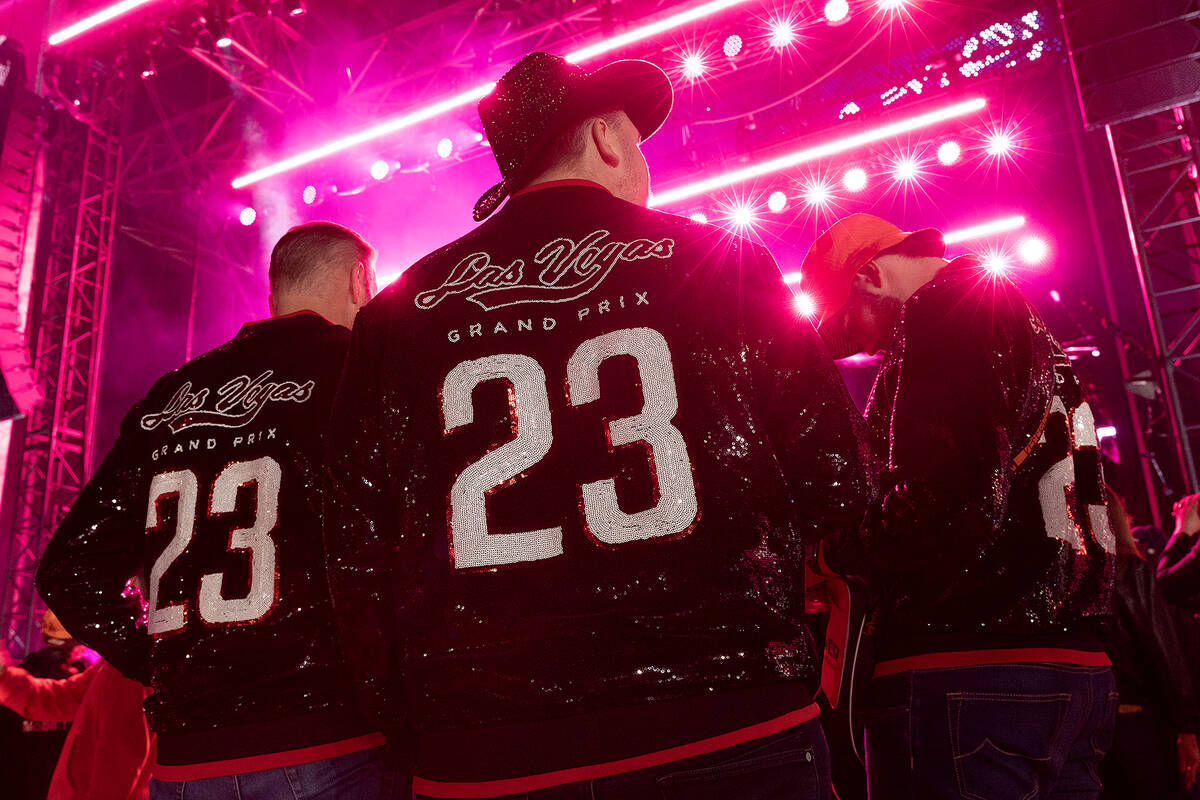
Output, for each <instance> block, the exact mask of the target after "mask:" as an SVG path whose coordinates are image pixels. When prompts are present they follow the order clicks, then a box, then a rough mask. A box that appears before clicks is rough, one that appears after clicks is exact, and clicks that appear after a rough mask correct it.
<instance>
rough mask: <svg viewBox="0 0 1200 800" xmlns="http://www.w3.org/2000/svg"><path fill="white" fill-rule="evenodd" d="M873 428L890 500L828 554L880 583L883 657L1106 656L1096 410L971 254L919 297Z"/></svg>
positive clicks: (901, 327)
mask: <svg viewBox="0 0 1200 800" xmlns="http://www.w3.org/2000/svg"><path fill="white" fill-rule="evenodd" d="M867 421H868V426H869V428H870V435H871V442H872V451H873V453H874V454H875V461H876V464H877V465H878V468H879V489H880V498H879V500H878V502H876V503H875V504H873V505H872V507H871V510H870V512H869V513H868V518H867V522H866V524H865V525H864V526H863V528H862V529H861V530H860V531H859V532H857V533H854V534H852V535H840V536H839V537H838V539H837V540H836V541H829V542H826V543H825V545H824V548H825V554H826V558H827V560H828V561H829V562H830V565H831V566H833V567H834V568H835V569H837V570H839V571H842V572H843V573H857V574H859V575H862V576H864V577H866V578H867V579H868V582H869V583H870V584H871V585H872V586H873V587H874V589H875V592H876V594H877V595H878V598H879V601H878V605H877V608H876V613H875V618H874V628H875V629H876V630H877V632H878V637H879V641H880V644H881V655H882V656H883V657H887V656H889V655H892V656H902V655H911V654H914V653H920V652H922V651H930V650H946V649H950V650H962V649H977V648H1007V647H1021V646H1059V645H1061V646H1071V647H1082V648H1084V649H1098V648H1099V639H1098V638H1097V633H1098V632H1099V629H1100V627H1101V626H1100V623H1101V621H1102V620H1104V619H1106V618H1107V617H1108V615H1109V614H1110V611H1111V600H1112V586H1113V574H1114V573H1113V570H1114V560H1113V550H1114V547H1113V535H1112V532H1111V531H1110V529H1109V526H1108V518H1107V516H1106V512H1105V505H1104V503H1105V500H1104V478H1103V475H1102V469H1101V463H1100V452H1099V448H1098V440H1097V437H1096V430H1095V424H1094V420H1093V417H1092V411H1091V408H1090V407H1089V405H1088V403H1087V399H1086V397H1085V396H1084V393H1083V389H1082V387H1081V385H1080V381H1079V379H1078V377H1077V376H1076V375H1075V371H1074V369H1073V368H1072V366H1071V362H1070V360H1069V359H1068V357H1067V356H1066V355H1065V354H1064V353H1063V350H1062V348H1061V347H1059V345H1058V343H1057V342H1056V341H1055V340H1054V338H1053V336H1051V334H1050V333H1049V331H1048V330H1047V329H1046V325H1045V323H1044V322H1043V321H1042V318H1041V316H1040V315H1039V314H1038V312H1037V311H1036V310H1035V309H1034V308H1033V307H1032V306H1031V305H1030V304H1029V303H1028V302H1027V301H1026V300H1025V299H1024V298H1023V297H1022V296H1021V294H1020V293H1019V292H1018V291H1017V289H1016V287H1015V286H1014V285H1013V284H1012V283H1011V281H1010V280H1008V279H1007V278H1005V277H1001V276H998V275H996V274H994V273H992V272H991V271H989V270H987V269H985V268H984V267H983V266H982V265H981V263H980V261H979V260H978V259H976V258H974V257H970V256H965V257H962V258H959V259H956V260H954V261H952V262H950V264H949V265H948V266H947V267H945V268H944V269H942V270H941V271H940V272H939V273H938V275H937V276H936V277H935V278H934V279H933V280H932V281H930V282H929V283H927V284H926V285H925V286H924V287H922V288H921V289H920V290H918V291H917V292H916V294H914V295H913V296H912V298H910V299H909V300H908V301H907V302H906V303H905V304H904V305H903V306H902V307H901V309H900V317H899V321H898V324H897V326H896V330H895V334H894V337H893V339H892V342H891V345H890V347H889V349H888V354H887V356H886V358H885V360H884V362H883V365H882V367H881V369H880V372H879V375H878V377H877V379H876V382H875V385H874V387H873V389H872V392H871V398H870V401H869V403H868V407H867Z"/></svg>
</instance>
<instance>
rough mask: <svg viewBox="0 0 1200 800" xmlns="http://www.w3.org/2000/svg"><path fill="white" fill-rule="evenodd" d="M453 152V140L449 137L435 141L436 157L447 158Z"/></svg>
mask: <svg viewBox="0 0 1200 800" xmlns="http://www.w3.org/2000/svg"><path fill="white" fill-rule="evenodd" d="M453 152H454V142H453V141H451V140H450V139H439V140H438V143H437V154H438V158H449V157H450V154H451V153H453Z"/></svg>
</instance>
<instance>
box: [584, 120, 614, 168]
mask: <svg viewBox="0 0 1200 800" xmlns="http://www.w3.org/2000/svg"><path fill="white" fill-rule="evenodd" d="M588 129H589V133H590V134H591V137H592V144H594V145H596V152H598V153H599V154H600V158H601V159H603V161H604V163H605V164H606V165H607V166H610V167H618V166H620V164H621V148H620V142H618V141H617V130H616V128H614V127H613V126H611V125H609V124H608V123H607V122H605V121H604V119H603V118H602V117H596V118H595V119H593V120H592V122H591V124H590V125H589V126H588Z"/></svg>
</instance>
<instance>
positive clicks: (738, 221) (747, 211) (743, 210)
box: [729, 204, 754, 228]
mask: <svg viewBox="0 0 1200 800" xmlns="http://www.w3.org/2000/svg"><path fill="white" fill-rule="evenodd" d="M729 221H730V222H732V223H733V224H734V225H735V226H737V227H739V228H748V227H750V226H751V225H753V224H754V209H752V208H750V206H748V205H744V204H739V205H736V206H733V207H731V208H730V209H729Z"/></svg>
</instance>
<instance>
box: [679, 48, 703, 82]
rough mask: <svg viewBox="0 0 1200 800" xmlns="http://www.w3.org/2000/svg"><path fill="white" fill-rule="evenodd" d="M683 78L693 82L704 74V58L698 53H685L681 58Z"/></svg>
mask: <svg viewBox="0 0 1200 800" xmlns="http://www.w3.org/2000/svg"><path fill="white" fill-rule="evenodd" d="M682 64H683V77H685V78H687V79H688V80H689V81H694V80H696V78H699V77H700V76H701V75H703V74H704V58H703V57H702V56H701V55H700V54H699V53H686V54H684V56H683V61H682Z"/></svg>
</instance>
